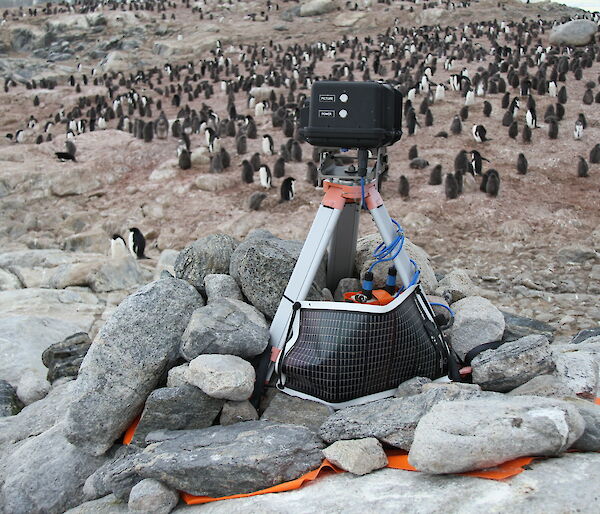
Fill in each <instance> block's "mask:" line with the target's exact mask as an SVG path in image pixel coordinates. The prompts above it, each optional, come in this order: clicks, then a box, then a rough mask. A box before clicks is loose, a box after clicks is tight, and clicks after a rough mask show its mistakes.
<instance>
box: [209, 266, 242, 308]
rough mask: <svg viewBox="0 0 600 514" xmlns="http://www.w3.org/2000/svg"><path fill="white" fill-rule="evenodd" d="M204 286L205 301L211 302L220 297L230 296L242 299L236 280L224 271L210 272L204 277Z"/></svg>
mask: <svg viewBox="0 0 600 514" xmlns="http://www.w3.org/2000/svg"><path fill="white" fill-rule="evenodd" d="M204 286H205V288H206V296H207V298H208V300H207V302H208V303H211V302H213V301H215V300H220V299H221V298H232V299H234V300H243V299H244V298H243V297H242V292H241V291H240V288H239V286H238V285H237V282H236V281H235V280H234V279H233V277H230V276H229V275H225V274H224V273H220V274H217V273H212V274H210V275H206V277H204Z"/></svg>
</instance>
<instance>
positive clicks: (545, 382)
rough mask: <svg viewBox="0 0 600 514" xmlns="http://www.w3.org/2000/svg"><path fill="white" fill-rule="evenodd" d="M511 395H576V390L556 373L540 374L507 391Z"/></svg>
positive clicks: (550, 396)
mask: <svg viewBox="0 0 600 514" xmlns="http://www.w3.org/2000/svg"><path fill="white" fill-rule="evenodd" d="M507 394H508V395H510V396H545V397H548V398H570V397H576V396H577V395H576V394H575V391H574V390H573V389H572V388H570V387H569V386H568V385H567V384H566V383H565V381H564V380H562V379H561V378H560V377H557V376H555V375H539V376H537V377H533V378H532V379H531V380H530V381H529V382H526V383H525V384H523V385H521V386H519V387H517V388H515V389H513V390H512V391H510V392H508V393H507Z"/></svg>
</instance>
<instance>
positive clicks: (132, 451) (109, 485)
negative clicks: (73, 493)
mask: <svg viewBox="0 0 600 514" xmlns="http://www.w3.org/2000/svg"><path fill="white" fill-rule="evenodd" d="M140 452H141V450H140V448H138V447H137V446H134V445H125V446H119V447H117V448H116V449H115V451H114V452H112V450H111V455H110V456H109V457H108V459H107V461H106V462H105V463H104V464H103V465H102V466H101V467H99V468H98V469H97V470H96V471H95V472H94V473H93V474H91V475H90V476H89V477H88V479H87V480H86V481H85V484H84V486H83V494H84V497H85V499H86V500H95V499H96V498H101V497H103V496H106V495H107V494H110V493H113V494H114V495H115V496H116V497H117V498H118V499H119V500H122V501H127V500H128V499H129V493H130V492H131V489H132V488H133V487H134V486H135V485H136V484H138V483H139V482H141V481H142V477H140V476H139V475H138V474H137V473H136V472H135V470H134V461H133V457H134V456H135V455H137V454H139V453H140Z"/></svg>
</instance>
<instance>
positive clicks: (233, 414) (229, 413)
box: [220, 400, 258, 426]
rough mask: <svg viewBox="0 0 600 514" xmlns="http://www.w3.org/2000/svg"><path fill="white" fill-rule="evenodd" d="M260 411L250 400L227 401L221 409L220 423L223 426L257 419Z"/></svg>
mask: <svg viewBox="0 0 600 514" xmlns="http://www.w3.org/2000/svg"><path fill="white" fill-rule="evenodd" d="M257 419H258V412H256V409H255V408H254V406H253V405H252V404H251V403H250V402H249V401H248V400H245V401H243V402H225V405H223V410H222V411H221V418H220V423H221V425H223V426H227V425H233V424H234V423H241V422H243V421H256V420H257Z"/></svg>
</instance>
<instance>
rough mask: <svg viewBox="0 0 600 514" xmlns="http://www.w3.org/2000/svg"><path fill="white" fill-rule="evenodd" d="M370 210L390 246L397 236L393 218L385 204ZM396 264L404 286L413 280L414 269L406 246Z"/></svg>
mask: <svg viewBox="0 0 600 514" xmlns="http://www.w3.org/2000/svg"><path fill="white" fill-rule="evenodd" d="M370 212H371V216H373V221H374V222H375V225H377V229H378V230H379V233H380V234H381V237H383V241H384V242H385V244H386V245H388V246H389V245H390V244H391V243H392V241H393V240H394V239H395V238H396V226H395V225H394V224H393V223H392V219H391V218H390V215H389V214H388V211H387V209H386V208H385V205H383V204H381V205H380V206H379V207H376V208H374V209H370ZM394 264H395V266H396V270H397V271H398V276H399V277H400V280H402V284H403V285H404V287H406V286H408V284H410V281H411V280H412V277H413V272H414V270H413V265H412V263H411V262H410V259H409V257H408V255H407V254H406V251H405V250H404V248H403V249H402V250H401V251H400V253H399V254H398V255H397V256H396V258H395V259H394Z"/></svg>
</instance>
